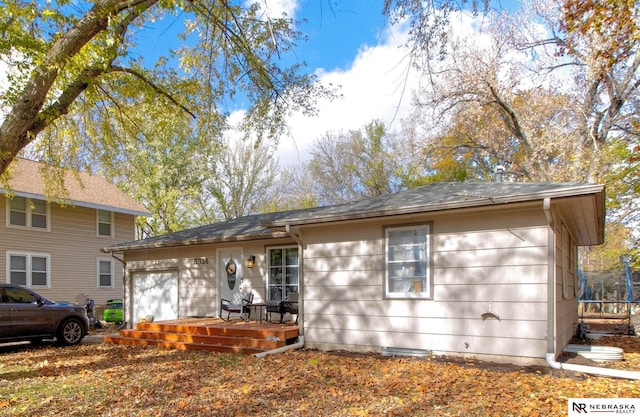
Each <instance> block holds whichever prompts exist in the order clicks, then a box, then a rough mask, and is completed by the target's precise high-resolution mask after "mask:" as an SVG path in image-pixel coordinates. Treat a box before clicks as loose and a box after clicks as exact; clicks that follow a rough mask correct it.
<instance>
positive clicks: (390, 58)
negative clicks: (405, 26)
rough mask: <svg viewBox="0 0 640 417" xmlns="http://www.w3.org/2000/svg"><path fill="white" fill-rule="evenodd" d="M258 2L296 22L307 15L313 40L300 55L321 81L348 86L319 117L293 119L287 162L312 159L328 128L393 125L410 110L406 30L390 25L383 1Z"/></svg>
mask: <svg viewBox="0 0 640 417" xmlns="http://www.w3.org/2000/svg"><path fill="white" fill-rule="evenodd" d="M253 1H257V2H259V3H260V4H261V6H263V7H264V8H266V9H267V13H270V14H272V15H274V14H275V15H279V14H280V13H282V12H283V11H284V12H286V13H287V15H288V16H293V18H294V19H295V20H296V21H300V20H303V19H305V20H306V22H304V23H300V24H299V25H298V29H299V30H300V31H302V32H303V33H305V34H306V35H307V37H308V41H307V42H306V43H304V44H300V45H299V47H298V51H297V58H298V59H299V60H300V61H305V62H306V63H307V65H308V67H309V68H308V70H309V71H310V72H312V73H315V74H316V75H317V76H318V78H319V79H320V81H321V82H323V83H325V84H329V83H331V84H332V85H340V86H342V88H341V90H340V93H341V94H342V95H343V98H341V99H339V100H334V101H331V102H329V101H320V102H319V103H318V110H319V114H318V116H317V117H305V116H303V115H300V114H296V115H292V116H291V117H290V118H289V126H290V129H289V132H288V134H287V135H286V136H283V137H281V138H280V142H279V149H278V158H279V161H280V165H281V166H290V165H292V164H297V163H299V162H303V161H306V160H307V159H308V157H309V155H308V150H309V147H310V146H311V144H312V143H313V141H315V140H317V139H319V138H320V137H322V136H323V135H324V134H326V133H327V132H338V131H348V130H352V129H360V128H362V127H363V126H364V125H365V124H366V123H369V122H370V121H372V120H374V119H379V120H382V121H384V122H385V123H387V124H388V125H389V127H390V128H391V129H393V128H394V126H397V124H398V123H399V119H400V118H401V117H402V116H405V115H406V114H407V113H408V109H409V104H410V90H411V88H406V87H409V86H414V85H415V83H416V81H415V74H412V73H411V72H410V70H409V67H410V65H409V61H408V59H407V52H406V51H405V50H403V49H402V48H401V47H400V46H401V45H402V43H404V41H405V39H406V34H405V33H403V32H402V30H399V28H391V27H389V25H387V22H386V19H385V17H384V16H383V14H382V7H383V1H382V0H253ZM412 75H413V76H412ZM403 93H404V94H403ZM392 122H393V123H392Z"/></svg>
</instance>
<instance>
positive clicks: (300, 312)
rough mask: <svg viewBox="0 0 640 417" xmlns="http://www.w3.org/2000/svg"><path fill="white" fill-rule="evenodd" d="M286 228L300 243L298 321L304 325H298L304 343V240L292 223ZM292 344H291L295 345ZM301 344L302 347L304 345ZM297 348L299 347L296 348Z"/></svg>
mask: <svg viewBox="0 0 640 417" xmlns="http://www.w3.org/2000/svg"><path fill="white" fill-rule="evenodd" d="M285 230H286V231H287V233H288V234H289V236H291V238H292V239H293V240H295V241H296V243H297V244H298V253H299V254H300V255H299V260H298V323H302V325H298V334H299V336H298V342H297V343H296V344H295V345H297V344H298V343H302V345H304V247H305V245H304V242H302V239H301V238H300V235H299V234H297V233H296V232H294V231H293V230H292V229H291V225H289V224H287V225H286V226H285ZM295 345H291V346H295ZM302 345H300V347H302ZM296 349H297V348H296Z"/></svg>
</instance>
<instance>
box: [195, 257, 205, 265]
mask: <svg viewBox="0 0 640 417" xmlns="http://www.w3.org/2000/svg"><path fill="white" fill-rule="evenodd" d="M193 263H194V264H196V265H206V264H208V263H209V258H193Z"/></svg>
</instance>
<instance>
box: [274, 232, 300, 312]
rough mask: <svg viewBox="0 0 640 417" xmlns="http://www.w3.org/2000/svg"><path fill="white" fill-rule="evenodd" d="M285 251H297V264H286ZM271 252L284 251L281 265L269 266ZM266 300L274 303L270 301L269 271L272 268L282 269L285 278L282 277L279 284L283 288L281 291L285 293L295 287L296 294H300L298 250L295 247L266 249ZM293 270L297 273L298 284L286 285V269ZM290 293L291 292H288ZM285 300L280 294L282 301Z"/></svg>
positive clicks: (283, 295)
mask: <svg viewBox="0 0 640 417" xmlns="http://www.w3.org/2000/svg"><path fill="white" fill-rule="evenodd" d="M287 249H295V250H296V251H297V260H298V262H297V263H296V264H295V265H294V264H287V261H286V258H287V257H286V250H287ZM273 250H280V251H285V253H283V256H282V264H280V265H272V264H271V251H273ZM266 258H267V290H266V292H267V300H268V301H275V300H273V299H272V297H271V287H272V284H271V269H272V268H283V273H284V274H285V276H284V277H283V282H282V283H281V284H280V286H282V287H283V289H282V291H283V292H285V291H286V290H287V287H289V288H290V287H296V289H297V292H298V293H300V248H299V247H298V246H297V245H286V246H269V247H267V256H266ZM293 268H295V269H296V270H297V271H298V272H297V274H298V282H297V283H295V284H291V283H287V282H286V279H287V278H286V270H287V269H293ZM289 292H291V291H289ZM284 299H286V295H285V294H282V300H284ZM277 301H281V300H277Z"/></svg>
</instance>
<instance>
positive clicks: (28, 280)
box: [6, 251, 51, 288]
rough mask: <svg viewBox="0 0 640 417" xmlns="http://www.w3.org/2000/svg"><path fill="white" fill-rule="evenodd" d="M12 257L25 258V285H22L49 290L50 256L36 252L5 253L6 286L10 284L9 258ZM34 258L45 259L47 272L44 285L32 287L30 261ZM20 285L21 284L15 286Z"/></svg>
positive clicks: (31, 263) (33, 286)
mask: <svg viewBox="0 0 640 417" xmlns="http://www.w3.org/2000/svg"><path fill="white" fill-rule="evenodd" d="M12 256H24V257H26V268H27V269H26V271H25V272H26V275H27V278H26V284H25V285H23V286H24V287H27V288H51V254H48V253H38V252H21V251H7V261H6V265H7V268H6V272H7V273H6V281H7V283H8V284H12V282H11V257H12ZM34 257H36V258H45V259H46V265H47V270H46V271H45V272H46V284H45V285H33V282H32V281H33V267H32V265H33V262H32V259H33V258H34ZM17 285H22V284H17Z"/></svg>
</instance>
